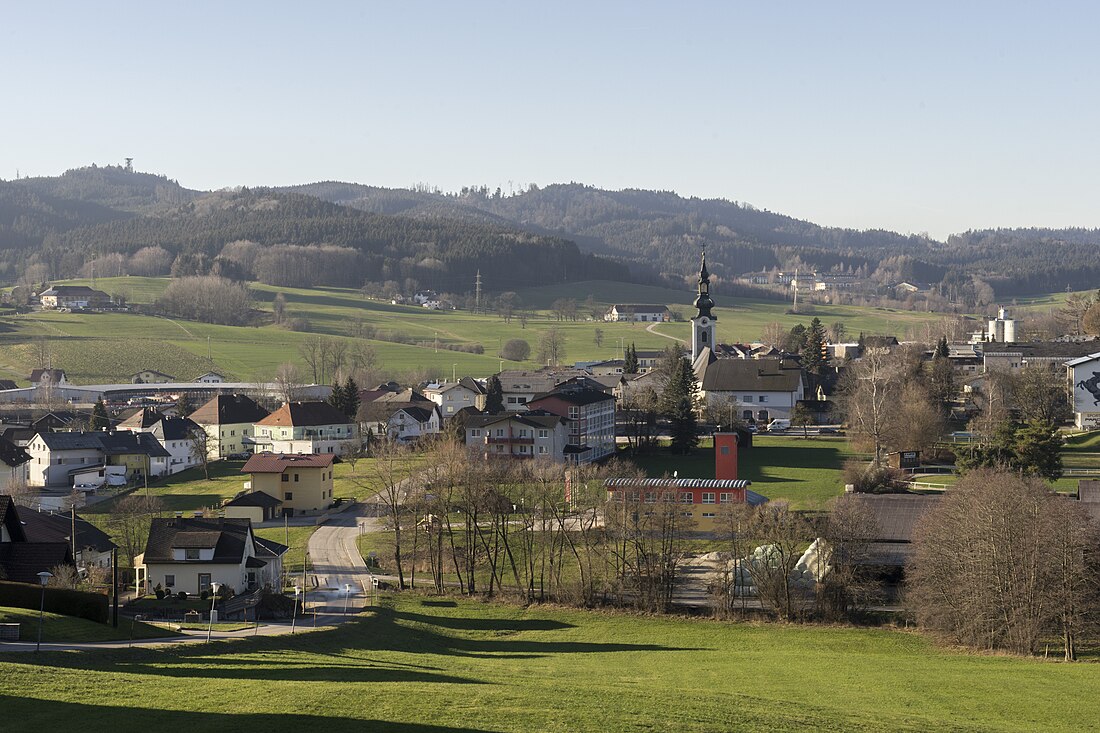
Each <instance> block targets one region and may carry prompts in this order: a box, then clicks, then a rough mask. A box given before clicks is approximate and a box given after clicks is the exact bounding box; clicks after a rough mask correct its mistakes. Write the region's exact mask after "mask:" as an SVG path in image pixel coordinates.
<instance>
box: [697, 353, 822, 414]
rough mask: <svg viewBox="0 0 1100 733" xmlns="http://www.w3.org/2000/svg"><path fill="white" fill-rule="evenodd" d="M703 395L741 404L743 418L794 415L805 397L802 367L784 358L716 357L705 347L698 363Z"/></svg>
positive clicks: (710, 399)
mask: <svg viewBox="0 0 1100 733" xmlns="http://www.w3.org/2000/svg"><path fill="white" fill-rule="evenodd" d="M694 369H695V377H696V379H698V380H699V399H700V400H701V401H702V402H704V403H710V402H716V404H735V403H736V404H737V405H738V407H737V409H738V410H739V411H740V415H741V418H742V419H745V420H754V421H756V422H765V423H766V422H768V421H770V420H774V419H776V418H788V419H789V418H790V416H791V412H792V411H793V410H794V406H795V405H796V404H797V403H798V401H799V400H801V399H804V398H805V394H804V390H805V385H804V384H803V381H802V368H801V367H800V366H799V364H798V363H797V362H795V361H788V360H784V359H715V358H714V357H713V355H712V354H711V352H710V350H709V349H707V348H705V347H704V349H703V351H702V353H700V354H699V358H697V359H696V360H695V364H694Z"/></svg>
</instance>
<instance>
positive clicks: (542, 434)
mask: <svg viewBox="0 0 1100 733" xmlns="http://www.w3.org/2000/svg"><path fill="white" fill-rule="evenodd" d="M539 437H540V438H549V437H550V431H549V430H540V431H539Z"/></svg>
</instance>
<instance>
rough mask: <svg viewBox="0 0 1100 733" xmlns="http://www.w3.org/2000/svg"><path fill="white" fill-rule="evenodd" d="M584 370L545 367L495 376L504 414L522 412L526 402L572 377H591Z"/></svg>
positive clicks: (509, 371)
mask: <svg viewBox="0 0 1100 733" xmlns="http://www.w3.org/2000/svg"><path fill="white" fill-rule="evenodd" d="M591 376H592V375H591V374H590V373H589V372H588V371H587V370H584V369H576V368H573V367H565V368H560V367H546V368H543V369H534V370H530V371H528V370H526V369H508V370H505V371H502V372H500V373H499V374H497V379H499V380H500V387H501V394H502V396H503V398H504V409H505V411H506V412H523V410H525V409H526V405H527V402H528V401H530V400H532V399H534V397H535V395H540V394H543V393H546V392H549V391H550V390H552V389H554V388H555V387H557V386H558V385H559V384H562V383H563V382H566V381H568V380H570V379H573V378H574V377H591Z"/></svg>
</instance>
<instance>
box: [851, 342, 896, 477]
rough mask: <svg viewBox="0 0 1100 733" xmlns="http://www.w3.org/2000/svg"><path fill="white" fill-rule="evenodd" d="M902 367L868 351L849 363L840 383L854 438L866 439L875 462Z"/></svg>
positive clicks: (882, 445) (890, 420) (890, 417)
mask: <svg viewBox="0 0 1100 733" xmlns="http://www.w3.org/2000/svg"><path fill="white" fill-rule="evenodd" d="M901 376H902V368H901V365H900V364H899V363H898V361H897V360H896V359H893V358H891V355H890V354H887V353H884V352H881V351H879V350H876V349H870V350H868V353H866V354H865V355H864V356H863V358H862V359H860V360H859V361H858V362H856V363H855V364H853V365H852V367H851V369H849V371H848V374H847V375H846V381H845V384H844V386H843V390H842V395H843V405H844V411H845V413H846V414H847V417H848V424H849V425H850V426H851V433H852V435H853V437H855V438H856V439H858V440H862V441H863V442H865V443H866V444H867V445H868V447H870V448H871V452H872V453H873V459H872V461H873V463H874V465H876V466H877V465H879V464H881V463H882V458H883V454H884V451H885V449H886V447H887V443H888V440H889V431H890V429H891V428H892V426H893V425H894V419H895V411H896V408H897V406H898V404H899V398H900V391H899V387H900V384H899V383H900V381H901Z"/></svg>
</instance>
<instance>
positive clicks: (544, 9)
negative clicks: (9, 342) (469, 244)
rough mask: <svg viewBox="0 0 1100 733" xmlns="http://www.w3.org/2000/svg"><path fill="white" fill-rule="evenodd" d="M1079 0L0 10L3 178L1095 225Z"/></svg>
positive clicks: (1092, 126)
mask: <svg viewBox="0 0 1100 733" xmlns="http://www.w3.org/2000/svg"><path fill="white" fill-rule="evenodd" d="M1097 27H1100V4H1097V3H1079V4H1071V3H1057V2H1053V3H1037V2H1027V3H1012V2H988V3H986V2H957V1H956V2H945V3H940V2H919V3H917V2H913V3H891V2H881V0H880V1H879V2H867V3H861V2H837V3H823V2H770V1H766V0H757V1H756V2H736V1H733V0H730V1H729V2H712V3H708V2H677V3H672V2H664V3H647V2H623V3H618V2H593V1H592V0H589V2H565V1H555V2H552V3H544V2H539V3H535V2H475V1H473V0H469V1H467V2H430V1H422V2H346V3H339V2H310V3H302V2H285V3H284V2H277V1H274V0H269V1H267V2H262V3H260V2H245V1H239V2H236V1H235V2H231V3H226V2H202V1H194V0H189V2H187V3H149V2H142V3H121V2H103V3H86V2H80V3H77V2H51V3H32V2H16V1H15V0H2V1H0V65H2V68H3V72H2V73H0V92H2V96H0V99H3V100H4V103H3V105H2V111H0V178H3V179H8V180H10V179H12V178H14V177H15V176H16V175H17V172H18V174H19V175H57V174H60V173H61V172H63V171H65V170H66V169H69V168H75V167H80V166H84V165H89V164H91V163H96V164H98V165H105V164H120V163H122V161H123V159H124V158H125V157H133V159H134V166H135V168H136V169H138V170H141V171H148V172H153V173H159V174H164V175H167V176H168V177H169V178H173V179H176V180H178V181H179V182H180V183H181V184H183V185H184V186H187V187H190V188H198V189H205V190H210V189H217V188H223V187H227V186H236V185H248V186H260V185H287V184H294V183H308V182H312V181H320V180H343V181H354V182H359V183H366V184H371V185H378V186H391V187H399V186H400V187H404V186H411V185H413V184H427V185H430V186H437V187H439V188H441V189H443V190H445V191H451V190H457V189H459V188H461V187H462V186H464V185H488V186H489V187H490V188H496V187H497V186H500V187H501V188H502V189H503V190H504V191H505V192H508V191H509V190H510V189H512V188H515V189H519V188H521V187H526V185H527V184H528V183H531V182H534V183H537V184H539V185H540V186H543V185H547V184H550V183H561V182H570V181H576V182H582V183H586V184H590V185H593V186H598V187H601V188H611V189H621V188H647V189H660V190H672V191H676V192H678V193H680V194H682V195H689V196H700V197H706V198H726V199H730V200H736V201H745V202H749V203H751V204H753V205H754V206H757V207H758V208H763V209H768V210H770V211H776V212H780V213H784V214H790V215H792V216H796V217H799V218H803V219H808V220H811V221H814V222H817V223H820V224H825V225H831V226H844V227H854V228H858V229H868V228H886V229H893V230H896V231H901V232H904V233H909V232H917V233H920V232H927V233H928V234H930V235H931V236H933V237H936V238H943V237H945V236H947V235H948V234H949V233H952V232H960V231H965V230H967V229H981V228H988V227H1019V226H1049V227H1065V226H1082V227H1100V207H1097V206H1096V203H1097V193H1098V184H1097V176H1096V171H1097V169H1098V164H1100V152H1098V150H1100V140H1098V135H1100V44H1098V43H1097V37H1096V29H1097Z"/></svg>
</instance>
